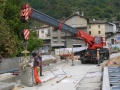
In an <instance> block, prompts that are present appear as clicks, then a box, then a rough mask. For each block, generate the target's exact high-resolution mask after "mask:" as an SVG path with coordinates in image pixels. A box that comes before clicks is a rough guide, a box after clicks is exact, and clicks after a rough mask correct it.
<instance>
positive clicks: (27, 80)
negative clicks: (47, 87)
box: [20, 67, 33, 87]
mask: <svg viewBox="0 0 120 90" xmlns="http://www.w3.org/2000/svg"><path fill="white" fill-rule="evenodd" d="M20 80H21V83H22V84H24V85H26V86H29V87H31V86H33V69H32V68H31V67H25V72H24V71H23V70H22V69H21V68H20Z"/></svg>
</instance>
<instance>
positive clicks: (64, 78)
mask: <svg viewBox="0 0 120 90" xmlns="http://www.w3.org/2000/svg"><path fill="white" fill-rule="evenodd" d="M65 78H67V76H63V77H62V78H60V79H59V80H57V81H56V82H57V83H59V82H60V81H62V80H63V79H65Z"/></svg>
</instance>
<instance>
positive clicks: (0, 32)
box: [0, 0, 17, 57]
mask: <svg viewBox="0 0 120 90" xmlns="http://www.w3.org/2000/svg"><path fill="white" fill-rule="evenodd" d="M5 5H6V4H5V1H4V0H2V1H0V54H1V55H2V56H3V57H10V56H12V55H14V53H16V51H17V48H16V37H17V36H16V35H14V34H13V33H11V32H10V28H9V26H8V25H7V22H6V20H5V19H4V18H3V15H4V14H3V12H4V7H5Z"/></svg>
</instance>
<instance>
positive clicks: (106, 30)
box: [105, 24, 113, 33]
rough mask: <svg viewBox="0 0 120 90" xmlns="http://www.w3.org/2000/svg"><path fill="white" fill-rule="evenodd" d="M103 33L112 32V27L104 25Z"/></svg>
mask: <svg viewBox="0 0 120 90" xmlns="http://www.w3.org/2000/svg"><path fill="white" fill-rule="evenodd" d="M105 32H106V33H107V32H113V25H110V24H105Z"/></svg>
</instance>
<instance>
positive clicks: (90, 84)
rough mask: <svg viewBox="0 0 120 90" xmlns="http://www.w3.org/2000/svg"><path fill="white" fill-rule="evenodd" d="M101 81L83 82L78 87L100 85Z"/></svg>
mask: <svg viewBox="0 0 120 90" xmlns="http://www.w3.org/2000/svg"><path fill="white" fill-rule="evenodd" d="M100 86H101V83H81V84H80V85H79V86H78V87H100Z"/></svg>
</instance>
